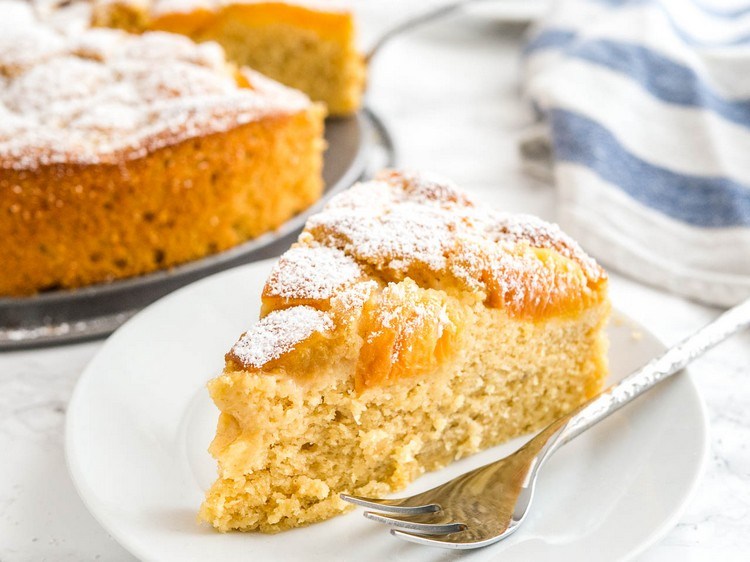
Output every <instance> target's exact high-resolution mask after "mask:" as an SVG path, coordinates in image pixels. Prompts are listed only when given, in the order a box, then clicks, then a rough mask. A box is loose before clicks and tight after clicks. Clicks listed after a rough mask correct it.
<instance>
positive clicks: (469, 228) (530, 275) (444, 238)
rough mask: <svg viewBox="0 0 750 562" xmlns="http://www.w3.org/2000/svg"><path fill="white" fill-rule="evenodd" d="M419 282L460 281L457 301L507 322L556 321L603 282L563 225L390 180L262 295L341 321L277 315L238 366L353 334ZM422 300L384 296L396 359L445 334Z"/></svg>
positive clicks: (286, 266) (358, 191)
mask: <svg viewBox="0 0 750 562" xmlns="http://www.w3.org/2000/svg"><path fill="white" fill-rule="evenodd" d="M540 249H541V250H544V249H549V250H552V251H553V252H554V253H556V254H560V255H562V256H565V257H567V258H569V259H567V260H566V259H559V256H556V255H555V254H554V253H551V252H545V251H540ZM365 270H367V271H368V272H369V273H370V274H373V275H374V276H375V279H373V278H372V277H370V276H369V275H366V274H365ZM394 271H395V272H400V273H401V274H403V275H401V276H399V275H395V276H394V275H392V273H393V272H394ZM377 272H383V273H385V272H388V273H389V275H379V274H378V273H377ZM412 272H414V273H416V275H417V276H419V278H420V279H421V281H420V282H425V283H427V284H428V286H429V283H430V281H429V279H430V277H429V275H425V272H428V273H429V272H432V274H433V277H434V278H435V279H440V280H442V279H452V280H454V281H455V282H457V283H458V286H459V288H460V290H462V291H463V290H470V291H480V292H484V294H485V295H486V297H485V298H486V302H487V304H488V305H489V306H494V307H503V308H505V309H507V310H508V311H509V312H511V313H512V312H523V311H524V310H534V311H539V312H541V313H543V312H544V311H546V310H551V311H554V310H557V309H558V308H557V307H558V305H559V304H560V302H561V301H562V302H563V303H564V302H565V300H566V299H569V298H571V296H570V295H571V291H579V292H580V291H587V290H588V284H589V283H590V282H597V281H598V280H600V279H603V278H604V277H605V276H606V274H605V273H604V271H603V270H602V269H601V268H599V266H598V265H597V264H596V263H595V262H594V261H593V260H592V259H591V258H589V257H588V256H587V255H586V254H585V253H584V252H583V250H581V248H580V247H579V246H578V244H576V243H575V242H574V241H573V240H571V239H570V238H569V237H567V236H566V235H565V234H563V232H562V231H561V230H560V229H559V227H557V226H556V225H553V224H549V223H546V222H544V221H542V220H540V219H537V218H536V217H531V216H528V215H510V214H507V213H501V212H498V211H493V210H489V209H483V208H482V207H480V206H478V205H476V204H475V203H474V202H473V201H472V200H471V198H470V197H469V196H468V195H467V194H465V193H463V192H461V191H460V190H458V189H457V188H455V187H454V186H452V185H451V184H447V183H440V182H439V181H437V180H434V179H424V178H422V177H421V176H419V175H415V174H403V173H398V172H388V173H386V174H384V175H382V176H381V177H380V178H378V179H376V180H374V181H371V182H367V183H361V184H358V185H355V186H354V187H352V188H351V189H350V190H348V191H347V192H344V193H342V194H340V195H338V196H337V197H335V198H334V199H333V200H332V201H331V202H330V203H329V204H328V205H327V206H326V208H325V209H324V210H323V212H322V213H319V214H318V215H315V216H313V217H311V218H310V219H309V220H308V223H307V226H306V227H305V231H304V232H303V233H302V235H301V236H300V242H299V244H298V245H297V246H295V247H294V248H293V249H291V250H290V251H288V252H287V253H286V254H285V255H284V256H282V258H281V260H280V261H279V263H278V264H277V266H276V267H275V268H274V269H273V272H272V274H271V277H270V278H269V280H268V283H267V285H266V289H265V291H264V294H265V295H278V296H285V297H288V298H309V299H322V300H330V304H331V307H330V309H331V311H332V312H331V315H332V317H333V318H334V320H331V318H329V317H328V316H325V315H324V313H322V312H318V311H317V310H315V309H313V308H310V307H294V308H291V309H287V310H292V311H298V310H299V309H304V310H305V312H304V313H301V312H295V313H287V312H286V311H285V310H282V311H278V312H279V313H284V314H288V315H289V316H284V315H280V316H278V317H277V316H274V315H276V314H277V312H273V313H271V315H269V316H267V317H266V318H264V319H263V320H261V322H260V323H259V324H258V325H257V326H256V327H255V328H253V330H252V331H251V332H248V334H246V335H245V336H243V338H242V339H241V340H240V342H238V344H237V346H235V347H236V348H237V349H238V351H237V352H236V354H237V355H238V356H242V357H243V363H245V364H248V365H252V366H256V367H260V366H262V365H263V364H264V363H265V362H267V361H269V360H271V359H272V358H276V357H278V356H280V354H281V353H283V352H285V351H280V350H288V349H291V348H292V347H293V345H294V344H293V343H289V342H298V341H302V340H303V339H305V338H306V337H308V336H309V334H311V333H312V332H313V331H315V330H321V329H323V328H322V327H321V326H322V325H323V323H325V325H326V326H332V325H333V322H334V321H335V322H337V323H349V322H351V321H352V320H353V319H355V318H356V316H357V314H359V312H360V311H361V310H362V306H363V304H364V303H365V302H366V301H367V299H369V298H370V296H371V295H372V293H373V291H375V290H377V288H379V287H380V286H382V285H383V284H385V282H386V281H387V280H389V279H393V278H396V279H399V278H404V277H408V275H411V274H412ZM416 278H417V277H415V279H416ZM455 282H454V285H455ZM438 288H440V287H439V286H438ZM417 290H418V285H417V283H416V282H415V281H412V280H409V279H405V280H404V281H401V282H398V283H390V284H388V285H387V286H386V287H385V288H384V289H383V292H382V293H381V294H380V296H381V297H382V298H381V300H380V301H379V304H378V309H377V311H376V314H377V319H378V322H379V323H380V325H382V326H383V327H384V328H387V329H397V330H398V331H399V333H400V334H401V335H402V336H403V337H401V338H400V339H399V341H397V342H396V345H395V346H394V354H396V355H398V354H399V353H401V352H403V351H408V350H402V349H401V345H402V343H401V341H402V340H403V342H407V343H406V345H409V344H408V342H410V341H411V340H410V339H409V335H410V334H412V333H413V332H414V331H415V330H418V329H420V326H423V325H424V324H425V323H426V322H435V321H437V324H436V329H437V330H438V331H441V330H443V329H445V328H446V327H448V326H449V325H450V319H449V318H448V314H447V313H446V311H445V310H444V309H440V308H436V307H437V304H436V303H429V302H426V301H422V300H420V298H419V294H418V292H417ZM410 291H414V292H413V293H411V292H410ZM404 303H406V306H405V307H404ZM433 304H434V306H433ZM342 310H344V311H345V313H344V314H342V313H341V311H342ZM292 314H293V315H292ZM271 316H273V319H272V320H269V318H271ZM329 323H330V324H329ZM326 329H328V328H326ZM377 336H378V333H372V334H368V335H367V336H366V337H367V338H369V339H373V338H376V337H377ZM396 359H397V357H394V361H395V360H396Z"/></svg>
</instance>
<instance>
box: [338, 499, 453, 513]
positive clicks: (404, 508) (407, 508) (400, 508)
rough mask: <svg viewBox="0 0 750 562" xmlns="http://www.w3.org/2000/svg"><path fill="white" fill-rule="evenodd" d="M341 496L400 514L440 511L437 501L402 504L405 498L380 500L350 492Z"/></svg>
mask: <svg viewBox="0 0 750 562" xmlns="http://www.w3.org/2000/svg"><path fill="white" fill-rule="evenodd" d="M339 497H340V498H341V499H342V500H344V501H345V502H349V503H353V504H355V505H361V506H362V507H367V508H369V509H376V510H378V511H385V512H387V513H398V514H400V515H418V514H420V513H434V512H436V511H440V506H439V505H438V504H436V503H428V504H425V505H401V502H403V501H404V500H380V499H376V498H363V497H360V496H351V495H349V494H339Z"/></svg>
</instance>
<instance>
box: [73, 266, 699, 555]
mask: <svg viewBox="0 0 750 562" xmlns="http://www.w3.org/2000/svg"><path fill="white" fill-rule="evenodd" d="M269 268H270V263H269V262H260V263H256V264H251V265H249V266H243V267H240V268H237V269H234V270H230V271H226V272H223V273H220V274H217V275H215V276H213V277H209V278H207V279H205V280H202V281H199V282H197V283H195V284H193V285H190V286H188V287H185V288H183V289H181V290H179V291H177V292H176V293H173V294H171V295H169V296H167V297H165V298H164V299H162V300H161V301H159V302H157V303H155V304H154V305H152V306H150V307H149V308H147V309H146V310H144V311H143V312H141V313H139V314H138V315H137V316H135V317H134V318H133V319H132V320H130V321H129V322H128V323H127V324H125V325H124V326H123V327H122V328H120V329H119V330H118V331H117V332H116V333H115V334H114V335H113V336H112V337H111V338H110V339H109V341H107V342H106V344H105V345H104V347H103V348H102V349H101V351H100V352H99V354H98V355H97V356H96V357H95V358H94V360H93V361H92V362H91V363H90V364H89V366H88V367H87V368H86V370H85V371H84V373H83V375H82V376H81V378H80V380H79V382H78V386H77V388H76V390H75V393H74V395H73V398H72V400H71V402H70V406H69V409H68V419H67V435H66V448H67V458H68V465H69V468H70V472H71V474H72V476H73V480H74V482H75V484H76V486H77V488H78V491H79V493H80V494H81V497H82V498H83V500H84V502H85V503H86V505H87V506H88V508H89V510H90V511H91V512H92V513H93V514H94V516H95V517H96V518H97V519H98V521H99V522H100V523H101V524H102V525H103V526H104V527H105V528H106V529H107V530H108V531H109V532H110V533H111V534H112V535H113V536H114V537H115V538H116V539H117V540H118V541H119V542H120V543H121V544H122V545H123V546H124V547H125V548H127V549H128V550H130V551H131V552H132V553H133V554H135V555H136V556H138V557H139V558H141V559H144V560H180V561H189V560H222V561H226V562H229V561H234V560H253V561H259V560H299V559H302V558H304V559H305V560H307V561H315V560H321V561H326V562H330V561H333V560H353V559H355V558H356V559H357V560H359V561H360V562H365V561H367V560H377V561H378V562H382V561H383V560H389V561H391V560H393V561H396V560H410V561H412V560H420V561H421V560H425V561H427V560H438V559H439V560H452V559H454V558H455V559H459V558H460V559H461V560H472V561H473V560H503V561H507V562H510V561H514V560H535V561H537V562H538V561H543V560H555V561H556V562H560V561H564V560H576V561H580V560H605V559H606V560H616V559H621V558H624V557H628V556H631V555H633V554H635V553H637V552H639V551H641V550H643V549H644V548H646V547H647V546H648V545H650V544H652V543H653V542H654V541H656V540H657V539H658V538H659V537H660V536H662V535H663V534H664V533H665V532H666V531H667V530H668V529H669V528H670V527H671V526H672V525H674V524H675V522H676V520H677V518H678V517H679V514H680V513H681V510H682V508H683V506H684V504H685V502H686V500H687V498H688V496H689V494H690V492H691V490H692V489H693V487H694V485H695V483H696V481H697V480H698V478H699V476H700V473H701V469H702V465H703V463H704V460H705V457H706V451H707V437H706V417H705V414H704V410H703V406H702V402H701V399H700V397H699V396H698V393H697V391H696V388H695V386H694V385H693V383H692V381H691V380H690V378H689V377H688V376H685V375H679V376H677V377H675V378H674V379H673V380H671V381H667V382H666V383H664V384H663V385H662V386H661V387H660V388H657V389H655V390H654V391H652V392H651V393H649V394H648V395H645V396H644V397H642V398H640V399H639V400H638V401H637V402H636V403H634V404H632V405H630V406H628V407H627V408H625V409H624V410H623V411H621V412H619V413H618V414H616V415H614V416H613V417H612V418H610V419H609V420H606V421H605V422H604V423H602V424H600V425H599V426H597V427H596V428H594V429H593V430H591V431H590V432H588V433H586V434H584V435H582V436H581V437H579V438H578V439H577V440H575V441H574V442H572V443H571V444H569V445H567V446H566V447H564V448H563V449H561V450H560V451H559V452H558V453H557V454H556V455H555V456H554V457H553V458H552V459H551V460H550V462H549V464H548V465H547V466H545V469H544V471H543V472H542V474H541V476H540V479H539V488H538V493H537V496H536V498H535V500H534V505H533V507H532V510H531V513H530V515H529V518H528V520H527V522H526V523H525V524H524V526H523V527H522V528H521V529H520V530H519V531H518V532H517V533H516V534H515V535H514V536H513V537H511V538H510V539H509V540H508V541H506V542H503V543H499V544H497V545H494V546H491V547H488V548H485V549H483V550H478V551H473V552H470V553H463V554H460V553H455V552H449V551H443V550H440V549H433V548H428V547H422V546H418V545H414V544H410V543H406V542H403V541H401V540H399V539H396V538H394V537H392V536H390V535H389V534H388V532H387V530H386V529H385V528H384V527H382V526H380V525H378V524H376V523H374V522H371V521H368V520H366V519H364V518H363V517H362V513H361V510H358V511H354V512H352V513H349V514H347V515H345V516H341V517H337V518H334V519H332V520H330V521H327V522H324V523H320V524H317V525H312V526H310V527H307V528H303V529H295V530H293V531H288V532H285V533H282V534H279V535H272V536H268V535H260V534H254V533H229V534H218V533H216V532H214V531H212V530H211V529H209V528H207V527H206V526H204V525H201V524H199V523H198V522H197V520H196V510H197V509H198V506H199V505H200V503H201V500H202V498H203V494H204V491H205V490H206V488H207V487H208V486H209V484H210V483H211V481H212V479H213V477H214V475H215V470H216V469H215V464H214V462H213V460H212V459H211V457H210V456H209V455H208V453H207V452H206V448H207V447H208V444H209V442H210V441H211V439H212V437H213V433H214V428H215V423H216V418H217V411H216V409H215V408H214V406H213V404H212V403H211V401H210V400H209V398H208V394H207V391H206V390H205V383H206V381H207V380H208V379H209V378H211V377H213V376H214V375H216V374H217V373H218V372H219V371H220V370H221V368H222V366H223V355H224V353H225V352H226V351H227V350H228V349H229V348H230V347H231V345H232V344H233V343H234V341H235V340H236V338H237V337H238V336H239V334H240V333H241V332H243V331H244V330H246V329H247V328H248V327H249V326H250V325H251V324H252V323H253V321H254V319H255V318H256V317H257V315H258V309H259V297H258V295H260V292H261V288H262V285H263V283H264V281H265V278H266V276H267V274H268V272H269ZM610 338H611V351H610V360H611V365H612V377H611V380H612V381H615V380H618V379H620V378H622V377H623V376H624V375H626V374H627V373H628V372H629V371H631V370H633V369H634V368H635V367H637V366H639V365H641V364H642V363H644V362H646V361H647V360H648V359H650V358H651V357H653V356H654V355H655V354H657V353H659V352H660V351H661V350H662V349H663V345H662V344H661V343H659V342H658V341H657V340H656V339H655V338H654V337H652V336H650V335H649V334H648V333H647V332H646V331H645V330H643V329H642V328H638V327H634V326H633V325H632V323H630V322H628V321H625V320H622V319H620V321H618V320H617V319H615V321H614V322H613V323H612V326H611V328H610ZM522 441H523V440H522V439H519V440H515V441H514V442H511V443H508V444H506V445H503V446H500V447H496V448H494V449H492V450H489V451H485V452H484V453H480V454H478V455H475V456H474V457H471V458H469V459H465V460H463V461H460V462H458V463H455V464H454V465H452V466H450V467H448V468H446V469H444V470H441V471H439V472H436V473H432V474H428V475H425V476H423V477H422V478H420V479H419V480H418V481H417V482H415V483H414V484H413V485H412V486H411V487H410V488H409V489H407V490H406V492H405V493H409V494H410V493H414V492H416V491H421V490H424V489H426V488H428V487H431V486H434V485H436V484H438V483H440V482H443V481H445V480H447V479H449V478H452V477H454V476H456V475H458V474H460V473H462V472H464V471H466V470H468V469H470V468H473V467H476V466H479V465H481V464H484V463H486V462H489V461H491V460H493V459H496V458H500V457H501V456H503V455H505V454H507V453H509V452H511V451H512V450H513V449H515V448H516V447H518V446H519V445H520V443H521V442H522Z"/></svg>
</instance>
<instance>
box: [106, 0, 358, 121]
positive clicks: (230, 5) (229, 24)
mask: <svg viewBox="0 0 750 562" xmlns="http://www.w3.org/2000/svg"><path fill="white" fill-rule="evenodd" d="M93 23H94V25H101V26H106V27H118V28H122V29H125V30H127V31H130V32H137V33H140V32H143V31H147V30H161V31H169V32H172V33H180V34H183V35H187V36H188V37H190V38H191V39H193V40H195V41H216V42H217V43H219V44H220V45H221V46H222V47H224V49H225V50H226V52H227V56H228V57H229V58H230V59H231V60H233V61H234V62H236V63H237V64H240V65H246V66H249V67H251V68H253V69H255V70H257V71H259V72H262V73H263V74H265V75H266V76H270V77H271V78H273V79H275V80H278V81H279V82H281V83H283V84H286V85H288V86H291V87H293V88H297V89H299V90H302V91H303V92H305V93H306V94H307V95H309V96H310V97H311V98H312V99H313V100H315V101H321V102H324V103H325V104H326V105H327V107H328V111H329V113H331V114H333V115H343V114H348V113H352V112H354V111H356V110H357V109H358V108H359V106H360V103H361V98H362V90H363V88H364V80H365V68H364V61H363V58H362V56H361V55H360V53H359V51H358V50H357V47H356V44H355V40H356V34H355V27H354V18H353V16H352V14H351V13H350V12H349V11H348V10H345V9H343V8H341V7H340V6H338V3H336V2H332V1H328V2H315V3H311V2H303V1H297V2H294V1H277V2H263V1H250V2H241V1H240V2H225V1H222V0H99V1H98V3H97V4H96V7H95V10H94V16H93Z"/></svg>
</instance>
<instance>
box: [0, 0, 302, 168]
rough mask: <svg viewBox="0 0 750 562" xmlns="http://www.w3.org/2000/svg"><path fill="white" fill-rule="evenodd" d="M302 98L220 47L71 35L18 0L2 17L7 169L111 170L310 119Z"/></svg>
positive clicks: (0, 145) (1, 112) (2, 127)
mask: <svg viewBox="0 0 750 562" xmlns="http://www.w3.org/2000/svg"><path fill="white" fill-rule="evenodd" d="M309 104H310V101H309V99H308V98H307V97H306V96H305V95H304V94H302V93H300V92H297V91H294V90H291V89H288V88H286V87H284V86H281V85H280V84H277V83H276V82H273V81H271V80H269V79H267V78H265V77H263V76H261V75H259V74H257V73H255V72H253V71H250V70H248V69H242V70H239V71H237V70H235V69H234V67H231V66H229V65H227V63H226V61H225V58H224V53H223V51H222V49H221V48H220V47H219V46H218V45H216V44H214V43H203V44H200V45H197V44H195V43H193V42H192V41H190V40H189V39H187V38H185V37H182V36H177V35H171V34H167V33H159V32H152V33H146V34H144V35H141V36H133V35H129V34H127V33H124V32H121V31H116V30H110V29H92V30H86V31H83V32H80V33H75V34H73V33H71V34H66V33H65V32H63V31H58V30H55V29H53V28H51V27H48V26H45V25H43V24H41V23H40V22H39V21H37V19H36V18H35V17H34V16H33V12H32V11H31V10H30V9H29V8H28V7H26V6H24V5H22V4H18V3H15V2H8V3H7V4H4V6H3V17H2V18H0V168H14V169H28V168H34V167H37V166H40V165H50V164H61V163H72V164H107V163H116V162H119V161H122V160H125V159H131V158H138V157H142V156H144V155H146V154H148V153H149V152H152V151H155V150H158V149H159V148H162V147H165V146H169V145H173V144H176V143H179V142H182V141H184V140H187V139H190V138H194V137H198V136H203V135H207V134H211V133H216V132H222V131H227V130H229V129H232V128H234V127H237V126H239V125H242V124H245V123H249V122H251V121H254V120H257V119H261V118H263V117H266V116H271V115H278V114H287V113H293V112H297V111H300V110H302V109H304V108H305V107H307V106H308V105H309Z"/></svg>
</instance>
